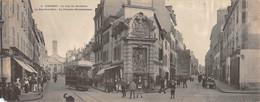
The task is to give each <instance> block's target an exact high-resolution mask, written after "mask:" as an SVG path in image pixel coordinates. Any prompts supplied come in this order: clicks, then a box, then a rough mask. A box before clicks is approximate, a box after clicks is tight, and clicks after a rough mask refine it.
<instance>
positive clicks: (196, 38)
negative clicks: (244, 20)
mask: <svg viewBox="0 0 260 102" xmlns="http://www.w3.org/2000/svg"><path fill="white" fill-rule="evenodd" d="M31 2H32V8H33V18H34V19H35V22H36V24H37V27H38V28H39V29H40V30H41V31H42V32H43V34H44V38H45V43H46V49H47V50H48V55H51V54H52V41H53V40H57V41H58V54H59V55H60V56H62V57H65V56H66V52H67V51H68V50H72V49H74V48H82V47H83V46H84V44H87V43H88V42H89V41H90V39H91V37H93V35H94V21H93V17H94V15H95V8H96V7H97V4H98V3H99V2H100V0H31ZM47 5H74V6H75V5H81V6H84V7H82V8H87V9H92V10H84V11H59V10H56V11H55V10H54V11H49V10H44V11H39V8H42V7H41V6H47ZM169 5H172V6H173V10H174V11H175V14H176V17H177V18H176V19H177V26H176V29H177V30H179V31H180V32H181V33H182V35H183V38H184V43H185V44H186V47H187V49H191V50H192V51H193V53H194V55H195V57H196V58H198V59H199V64H201V65H204V64H205V55H206V53H207V51H208V50H209V45H210V40H209V39H210V34H211V29H212V27H213V26H214V25H215V24H216V21H217V10H218V9H220V8H225V7H227V6H229V5H230V0H166V6H169ZM86 6H87V7H86ZM45 8H48V7H45Z"/></svg>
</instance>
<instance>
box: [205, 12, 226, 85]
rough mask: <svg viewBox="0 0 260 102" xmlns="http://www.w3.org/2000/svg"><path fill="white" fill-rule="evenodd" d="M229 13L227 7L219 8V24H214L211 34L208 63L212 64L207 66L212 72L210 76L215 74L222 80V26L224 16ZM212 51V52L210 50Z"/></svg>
mask: <svg viewBox="0 0 260 102" xmlns="http://www.w3.org/2000/svg"><path fill="white" fill-rule="evenodd" d="M226 14H227V10H226V9H219V10H217V24H216V25H214V26H213V28H212V31H211V36H210V50H209V52H208V53H210V56H209V57H210V59H209V60H210V61H211V62H209V61H207V65H209V64H208V63H211V64H210V65H212V66H207V68H210V69H209V70H210V73H208V76H211V75H213V76H214V77H215V78H217V79H220V80H222V79H223V78H224V76H223V69H222V67H221V66H220V62H221V61H220V49H221V37H222V36H221V35H222V33H223V32H222V28H223V26H224V23H225V18H224V16H225V15H226ZM210 51H211V52H210Z"/></svg>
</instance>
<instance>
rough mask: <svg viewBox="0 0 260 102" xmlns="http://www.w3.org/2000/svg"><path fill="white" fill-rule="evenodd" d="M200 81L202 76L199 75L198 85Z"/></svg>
mask: <svg viewBox="0 0 260 102" xmlns="http://www.w3.org/2000/svg"><path fill="white" fill-rule="evenodd" d="M201 79H202V75H201V74H200V75H199V76H198V82H199V83H200V82H201Z"/></svg>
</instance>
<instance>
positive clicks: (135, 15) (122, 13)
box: [92, 0, 176, 84]
mask: <svg viewBox="0 0 260 102" xmlns="http://www.w3.org/2000/svg"><path fill="white" fill-rule="evenodd" d="M170 8H171V7H166V6H165V1H164V0H113V1H108V0H107V1H106V0H101V2H100V4H98V7H97V8H96V10H95V11H96V15H95V17H94V21H95V44H94V45H93V47H92V50H93V52H94V53H95V64H94V69H93V74H94V75H96V76H97V77H99V81H100V82H101V84H102V82H105V81H106V80H118V79H121V78H125V79H126V80H127V81H131V80H133V79H135V78H136V77H138V76H141V77H142V78H143V79H145V80H150V79H153V80H154V81H157V80H158V79H159V77H165V78H168V79H169V78H170V77H171V76H173V75H175V72H176V71H175V70H176V68H175V66H176V65H175V64H176V61H173V59H176V58H174V57H176V52H175V51H174V45H175V43H174V42H175V40H174V37H173V35H174V33H173V31H174V30H175V29H174V26H176V20H175V15H174V13H173V10H171V9H170ZM174 36H175V35H174Z"/></svg>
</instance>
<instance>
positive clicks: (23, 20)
mask: <svg viewBox="0 0 260 102" xmlns="http://www.w3.org/2000/svg"><path fill="white" fill-rule="evenodd" d="M23 17H24V15H23V12H22V17H21V19H22V25H21V26H22V27H23V21H24V20H23Z"/></svg>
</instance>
